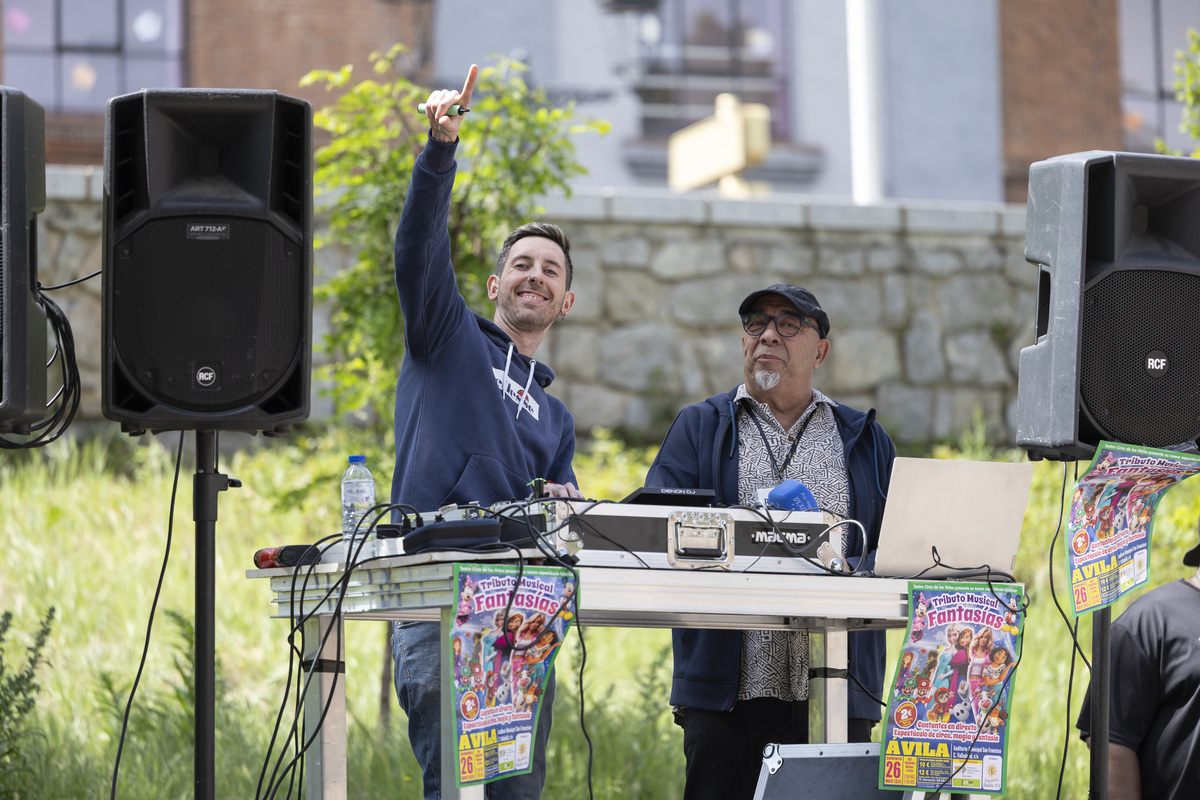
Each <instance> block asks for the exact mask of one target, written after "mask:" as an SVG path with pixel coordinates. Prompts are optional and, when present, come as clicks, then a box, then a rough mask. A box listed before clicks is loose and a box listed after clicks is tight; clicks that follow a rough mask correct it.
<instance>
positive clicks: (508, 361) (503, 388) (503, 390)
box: [500, 342, 537, 419]
mask: <svg viewBox="0 0 1200 800" xmlns="http://www.w3.org/2000/svg"><path fill="white" fill-rule="evenodd" d="M515 349H516V346H515V345H514V344H513V343H512V342H509V343H508V356H507V357H506V358H505V359H504V377H503V378H502V379H501V380H500V395H501V397H503V396H504V395H507V394H508V368H509V367H510V366H511V365H512V355H513V350H515ZM536 366H537V362H536V361H534V360H533V359H532V358H531V359H529V380H527V381H525V389H524V391H522V392H521V395H520V396H519V397H518V398H517V414H516V416H514V417H513V419H517V418H518V417H520V416H521V406H522V405H523V404H524V402H525V398H527V397H529V387H530V386H532V385H533V368H534V367H536Z"/></svg>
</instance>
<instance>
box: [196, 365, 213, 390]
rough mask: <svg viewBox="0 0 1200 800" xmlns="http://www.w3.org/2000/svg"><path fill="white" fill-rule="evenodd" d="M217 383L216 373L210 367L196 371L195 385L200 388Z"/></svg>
mask: <svg viewBox="0 0 1200 800" xmlns="http://www.w3.org/2000/svg"><path fill="white" fill-rule="evenodd" d="M216 382H217V371H216V370H215V369H213V368H212V367H201V368H200V369H198V370H196V383H198V384H200V385H201V386H212V385H213V384H214V383H216Z"/></svg>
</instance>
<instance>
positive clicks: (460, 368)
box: [392, 65, 582, 800]
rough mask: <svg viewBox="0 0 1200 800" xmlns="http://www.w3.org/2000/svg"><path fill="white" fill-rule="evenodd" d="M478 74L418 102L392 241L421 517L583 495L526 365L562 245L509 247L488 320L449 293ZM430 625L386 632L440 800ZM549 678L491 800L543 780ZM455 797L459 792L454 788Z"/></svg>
mask: <svg viewBox="0 0 1200 800" xmlns="http://www.w3.org/2000/svg"><path fill="white" fill-rule="evenodd" d="M478 72H479V70H478V67H476V66H475V65H472V66H471V69H470V71H469V73H468V74H467V80H466V83H465V84H464V86H463V90H462V92H461V93H460V92H457V91H454V90H452V89H443V90H438V91H435V92H433V93H432V94H430V95H429V99H428V100H427V101H426V116H427V117H428V118H429V140H428V142H427V143H426V145H425V149H424V151H423V152H422V153H421V154H420V155H419V156H418V157H417V159H416V162H415V164H414V165H413V173H412V182H411V184H410V186H409V191H408V197H407V199H406V200H405V203H404V211H403V213H402V215H401V217H400V225H399V227H398V229H397V231H396V288H397V290H398V292H399V295H400V309H401V311H402V312H403V314H404V342H405V348H406V349H405V355H404V361H403V364H402V365H401V368H400V378H399V381H398V383H397V386H396V468H395V472H394V473H393V477H392V502H393V503H405V504H407V505H409V506H412V507H414V508H415V509H416V510H418V511H422V512H424V511H432V510H436V509H438V508H440V507H441V506H443V505H446V504H449V503H457V504H467V503H471V502H477V503H480V504H483V505H490V504H494V503H499V502H503V501H507V500H510V499H514V498H520V497H526V496H528V495H529V486H528V484H529V483H530V481H532V480H534V479H535V478H544V479H546V481H547V491H548V492H549V493H550V494H551V495H553V496H559V497H568V496H569V497H582V495H581V494H580V493H579V491H578V490H577V489H576V488H575V474H574V472H573V471H572V469H571V459H572V457H573V456H574V453H575V422H574V420H573V419H572V417H571V414H570V412H569V411H567V408H566V406H564V405H563V403H562V402H561V401H560V400H558V399H557V398H554V397H552V396H550V395H548V394H547V393H546V391H545V387H546V386H548V385H549V384H550V382H551V381H552V380H553V379H554V372H553V370H551V369H550V368H549V367H547V366H546V365H545V364H542V363H539V362H537V361H535V360H534V359H533V354H534V352H535V351H536V350H537V348H538V346H539V345H540V344H541V342H542V339H543V338H545V336H546V332H547V331H548V330H549V329H550V326H551V325H552V324H553V323H554V321H555V320H556V319H560V318H562V317H565V316H566V315H567V314H568V313H569V312H570V311H571V306H572V304H573V303H574V300H575V296H574V294H573V293H572V292H571V291H570V288H571V275H572V266H571V256H570V243H569V242H568V241H567V237H566V236H565V235H564V234H563V232H562V231H561V230H560V229H559V228H557V227H556V226H554V225H549V224H546V223H536V222H535V223H529V224H527V225H523V226H521V227H520V228H517V229H516V230H514V231H513V232H512V233H510V234H509V235H508V238H507V239H505V241H504V244H503V247H502V249H501V252H500V256H499V258H498V259H497V265H496V273H495V274H494V275H490V276H489V277H488V280H487V290H488V298H489V299H490V300H492V301H493V302H494V303H495V304H496V310H495V314H494V316H493V318H492V319H490V320H489V319H486V318H484V317H481V316H479V315H478V314H475V313H474V312H472V311H471V310H470V309H469V308H468V307H467V303H466V301H465V300H464V299H463V297H462V295H461V294H459V291H458V285H457V282H456V281H455V276H454V267H453V264H452V263H451V260H450V236H449V233H448V230H447V221H448V219H449V213H450V195H451V190H452V189H453V187H454V175H455V169H456V163H455V160H454V154H455V150H456V148H457V145H458V141H459V139H458V135H459V128H460V126H461V125H462V123H463V119H464V118H463V116H462V115H456V116H448V115H447V111H448V110H449V108H450V106H451V105H453V104H455V103H458V104H461V105H462V106H464V107H469V105H470V102H471V93H472V91H473V90H474V88H475V80H476V77H477V75H478ZM439 630H440V626H439V625H438V623H436V622H398V623H396V624H395V625H394V626H393V629H392V654H393V657H394V665H395V682H396V696H397V698H398V699H399V701H400V705H401V707H402V708H403V709H404V711H405V713H406V714H407V715H408V726H409V727H408V730H409V739H410V741H411V742H412V747H413V752H414V754H415V755H416V757H417V761H418V762H419V763H420V764H421V769H422V770H423V772H424V789H425V797H426V798H430V800H437V799H438V798H440V797H441V725H440V722H441V710H440V709H441V707H440V702H441V699H440V698H441V694H440V688H441V687H440V683H439V675H440V673H439V669H440V664H441V659H442V658H443V657H445V655H446V654H445V652H444V651H445V650H446V649H447V648H446V647H445V646H444V645H443V643H442V642H441V641H440V638H439ZM553 699H554V678H553V673H551V676H550V679H549V680H548V681H547V685H546V692H545V694H544V696H543V698H542V703H541V711H540V719H539V722H538V725H537V735H536V738H535V742H534V747H533V754H532V770H531V772H529V773H528V774H525V775H517V776H513V777H509V778H505V779H503V780H499V781H496V782H494V783H491V784H488V785H487V786H486V787H485V791H486V796H487V797H488V798H493V799H495V798H512V799H513V800H517V798H520V800H529V798H537V797H539V796H540V795H541V791H542V787H543V785H544V783H545V778H546V740H547V738H548V737H549V734H550V722H551V706H552V703H553ZM451 788H453V787H451Z"/></svg>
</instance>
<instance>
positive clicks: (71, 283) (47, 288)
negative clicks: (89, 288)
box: [38, 270, 100, 292]
mask: <svg viewBox="0 0 1200 800" xmlns="http://www.w3.org/2000/svg"><path fill="white" fill-rule="evenodd" d="M99 274H100V270H96V271H95V272H93V273H92V274H91V275H84V276H83V277H82V278H76V279H75V280H73V281H67V282H66V283H59V284H56V285H55V286H40V285H39V287H38V288H40V289H41V290H42V291H43V292H53V291H54V290H55V289H65V288H67V287H68V286H74V285H75V284H77V283H83V282H84V281H90V280H91V279H92V278H94V277H96V276H97V275H99Z"/></svg>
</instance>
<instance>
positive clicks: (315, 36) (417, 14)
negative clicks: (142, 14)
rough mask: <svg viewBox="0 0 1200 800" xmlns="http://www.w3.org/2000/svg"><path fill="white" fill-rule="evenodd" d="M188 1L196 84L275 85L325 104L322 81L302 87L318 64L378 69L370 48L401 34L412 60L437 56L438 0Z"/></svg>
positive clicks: (419, 66)
mask: <svg viewBox="0 0 1200 800" xmlns="http://www.w3.org/2000/svg"><path fill="white" fill-rule="evenodd" d="M187 6H188V76H187V79H186V80H187V82H188V84H189V85H190V86H203V87H215V88H239V87H240V88H247V89H275V90H277V91H281V92H285V93H287V94H291V95H295V96H298V97H303V98H304V99H306V100H308V101H309V102H311V103H312V104H313V107H314V108H319V107H320V106H322V105H325V104H326V103H328V102H329V95H328V94H327V93H326V92H325V90H324V88H322V87H319V86H318V87H309V88H306V89H301V88H300V87H299V82H300V78H301V76H303V75H304V74H305V73H306V72H308V71H309V70H311V69H337V68H339V67H341V66H342V65H344V64H348V63H353V64H354V65H355V75H356V76H359V77H360V79H361V77H365V76H367V75H369V74H370V72H369V71H368V70H369V67H368V63H367V56H368V54H369V53H371V52H372V51H386V50H387V49H388V48H389V47H391V46H392V45H393V44H395V43H397V42H402V43H404V44H405V45H407V46H408V47H409V55H410V57H411V62H410V66H411V68H412V69H413V70H414V71H415V72H421V71H422V70H423V69H424V65H425V64H427V63H429V57H430V55H431V50H430V48H431V47H432V37H431V36H430V35H429V33H428V30H429V21H430V18H431V16H432V14H433V7H434V4H433V2H432V0H428V1H424V0H337V1H336V2H329V0H288V2H286V3H281V2H279V0H191V2H189V3H188V4H187Z"/></svg>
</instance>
